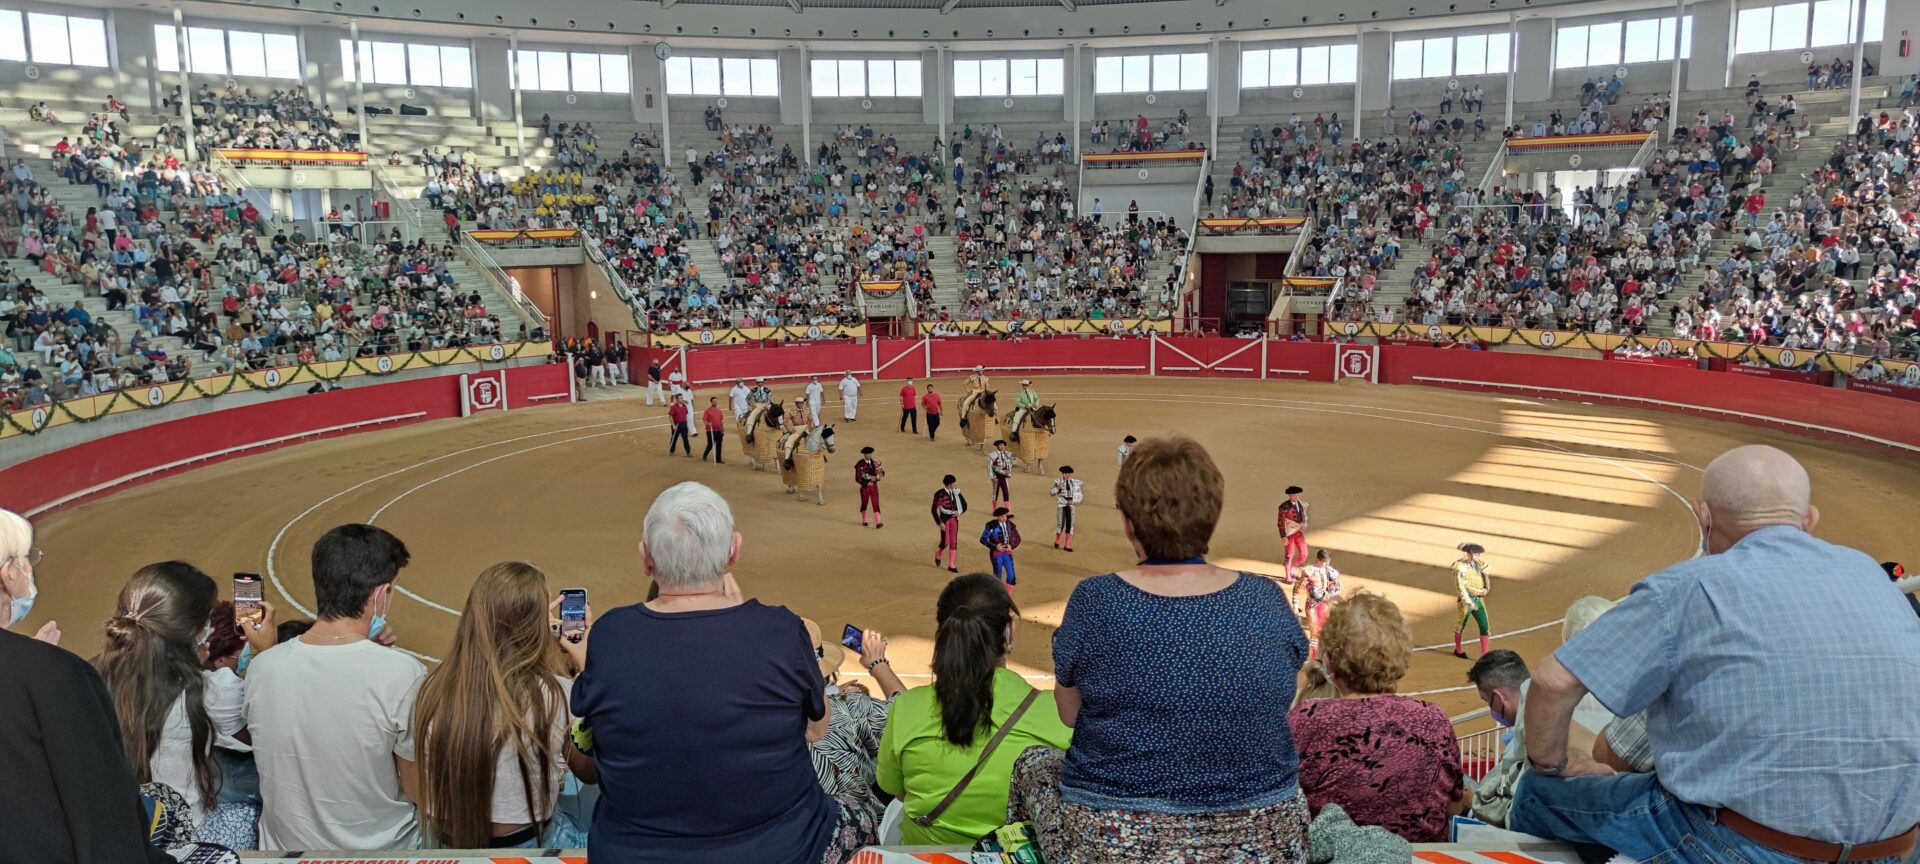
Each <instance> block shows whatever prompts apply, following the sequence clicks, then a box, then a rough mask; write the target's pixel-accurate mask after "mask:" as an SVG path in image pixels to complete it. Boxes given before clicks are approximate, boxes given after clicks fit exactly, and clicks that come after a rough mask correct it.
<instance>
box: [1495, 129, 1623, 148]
mask: <svg viewBox="0 0 1920 864" xmlns="http://www.w3.org/2000/svg"><path fill="white" fill-rule="evenodd" d="M1652 134H1653V133H1651V132H1609V133H1605V134H1599V135H1553V136H1549V137H1545V138H1508V139H1507V149H1508V150H1538V149H1543V148H1547V147H1614V146H1619V145H1625V144H1632V145H1636V146H1638V145H1640V144H1645V143H1647V136H1649V135H1652Z"/></svg>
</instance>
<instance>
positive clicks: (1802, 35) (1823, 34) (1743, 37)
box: [1733, 0, 1887, 54]
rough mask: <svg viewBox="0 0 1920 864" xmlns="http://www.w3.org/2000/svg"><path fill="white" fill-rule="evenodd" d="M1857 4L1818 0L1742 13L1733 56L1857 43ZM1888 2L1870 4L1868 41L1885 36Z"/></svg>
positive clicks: (1872, 0) (1869, 1)
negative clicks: (1855, 30) (1855, 26)
mask: <svg viewBox="0 0 1920 864" xmlns="http://www.w3.org/2000/svg"><path fill="white" fill-rule="evenodd" d="M1854 9H1855V4H1854V0H1816V2H1814V3H1811V4H1809V3H1782V4H1780V5H1777V6H1754V7H1747V8H1743V9H1741V10H1740V17H1739V18H1737V19H1735V22H1734V28H1733V53H1735V54H1759V53H1762V52H1766V51H1798V50H1800V49H1802V48H1824V47H1828V46H1832V45H1850V44H1852V43H1853V29H1854ZM1886 24H1887V2H1886V0H1867V13H1866V28H1865V29H1866V41H1868V42H1877V41H1880V39H1881V38H1882V37H1883V36H1885V31H1886Z"/></svg>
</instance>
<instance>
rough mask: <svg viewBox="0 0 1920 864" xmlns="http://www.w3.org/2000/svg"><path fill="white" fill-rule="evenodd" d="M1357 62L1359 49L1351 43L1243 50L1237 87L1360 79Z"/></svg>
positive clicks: (1288, 85)
mask: <svg viewBox="0 0 1920 864" xmlns="http://www.w3.org/2000/svg"><path fill="white" fill-rule="evenodd" d="M1359 65H1360V49H1359V47H1358V46H1356V45H1353V44H1346V45H1308V46H1306V47H1302V48H1257V49H1253V50H1250V51H1242V52H1240V89H1242V90H1253V89H1257V88H1261V87H1293V86H1296V85H1300V84H1352V83H1353V82H1354V81H1356V80H1358V79H1359V75H1358V72H1359Z"/></svg>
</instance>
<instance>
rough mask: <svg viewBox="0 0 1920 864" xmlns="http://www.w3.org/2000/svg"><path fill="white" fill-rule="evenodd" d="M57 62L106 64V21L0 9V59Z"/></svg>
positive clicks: (63, 63) (59, 63)
mask: <svg viewBox="0 0 1920 864" xmlns="http://www.w3.org/2000/svg"><path fill="white" fill-rule="evenodd" d="M28 58H32V60H33V62H35V63H52V64H55V65H60V66H103V67H104V66H107V65H109V64H108V62H107V22H106V21H105V20H103V19H100V18H83V17H79V16H67V15H53V14H49V13H46V12H28V13H27V15H26V27H24V28H22V27H21V26H20V13H18V12H11V11H9V12H4V13H0V60H26V59H28Z"/></svg>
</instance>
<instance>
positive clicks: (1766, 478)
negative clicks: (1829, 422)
mask: <svg viewBox="0 0 1920 864" xmlns="http://www.w3.org/2000/svg"><path fill="white" fill-rule="evenodd" d="M1812 495H1813V483H1812V481H1811V480H1809V479H1808V478H1807V469H1806V468H1804V467H1802V466H1801V465H1800V463H1799V462H1797V461H1795V460H1794V458H1793V457H1792V456H1789V455H1787V454H1786V453H1785V452H1784V451H1782V450H1780V449H1778V448H1775V447H1767V446H1765V445H1759V444H1755V445H1750V446H1746V447H1735V448H1734V449H1732V450H1728V451H1727V452H1725V453H1722V454H1720V458H1718V459H1715V460H1713V462H1712V463H1711V464H1709V465H1708V466H1707V472H1706V477H1705V478H1704V479H1703V480H1702V481H1701V483H1700V501H1699V503H1698V504H1696V505H1695V507H1694V509H1695V511H1696V512H1695V514H1694V515H1695V517H1696V518H1698V519H1699V520H1700V528H1701V530H1702V531H1703V532H1704V533H1705V535H1706V540H1707V551H1708V552H1712V553H1720V552H1725V551H1726V550H1728V549H1730V548H1732V546H1733V544H1735V543H1738V542H1740V538H1742V537H1745V536H1747V535H1748V534H1751V533H1753V532H1754V531H1755V530H1758V529H1760V528H1766V527H1768V526H1772V525H1791V526H1793V527H1796V528H1799V529H1801V530H1803V531H1811V530H1813V525H1814V523H1815V522H1817V521H1819V518H1820V513H1819V511H1818V510H1816V509H1814V506H1813V504H1812V502H1811V500H1810V499H1811V498H1812Z"/></svg>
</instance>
